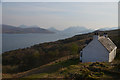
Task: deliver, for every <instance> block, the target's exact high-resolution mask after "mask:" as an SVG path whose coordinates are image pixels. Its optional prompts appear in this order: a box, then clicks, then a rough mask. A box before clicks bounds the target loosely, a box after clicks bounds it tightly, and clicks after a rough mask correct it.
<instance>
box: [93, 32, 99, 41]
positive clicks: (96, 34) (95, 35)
mask: <svg viewBox="0 0 120 80" xmlns="http://www.w3.org/2000/svg"><path fill="white" fill-rule="evenodd" d="M98 39H99V34H98V32H95V33H94V36H93V40H98Z"/></svg>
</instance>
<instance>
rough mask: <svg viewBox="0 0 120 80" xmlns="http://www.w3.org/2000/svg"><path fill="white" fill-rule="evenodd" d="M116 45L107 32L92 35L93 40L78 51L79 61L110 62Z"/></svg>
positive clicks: (113, 56) (114, 53)
mask: <svg viewBox="0 0 120 80" xmlns="http://www.w3.org/2000/svg"><path fill="white" fill-rule="evenodd" d="M116 49H117V46H116V45H115V44H114V43H113V42H112V41H111V40H110V38H109V37H108V35H107V34H104V35H103V36H99V35H98V33H97V34H95V35H94V36H93V40H92V41H91V42H90V43H89V44H88V45H87V46H86V47H85V48H83V50H82V51H80V61H81V62H97V61H98V62H111V61H112V60H113V59H114V58H115V56H116Z"/></svg>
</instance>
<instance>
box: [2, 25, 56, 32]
mask: <svg viewBox="0 0 120 80" xmlns="http://www.w3.org/2000/svg"><path fill="white" fill-rule="evenodd" d="M2 33H12V34H17V33H18V34H21V33H54V32H52V31H49V30H47V29H43V28H39V27H29V28H25V27H24V28H23V26H22V27H15V26H11V25H4V24H3V25H2Z"/></svg>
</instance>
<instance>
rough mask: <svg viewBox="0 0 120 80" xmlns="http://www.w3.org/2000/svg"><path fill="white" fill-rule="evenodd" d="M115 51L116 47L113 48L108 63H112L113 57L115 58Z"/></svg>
mask: <svg viewBox="0 0 120 80" xmlns="http://www.w3.org/2000/svg"><path fill="white" fill-rule="evenodd" d="M116 49H117V47H115V48H114V49H113V50H112V51H111V53H110V54H109V62H112V61H113V59H114V58H115V56H116Z"/></svg>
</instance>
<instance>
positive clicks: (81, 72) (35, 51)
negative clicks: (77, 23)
mask: <svg viewBox="0 0 120 80" xmlns="http://www.w3.org/2000/svg"><path fill="white" fill-rule="evenodd" d="M119 31H120V30H113V31H107V33H108V35H109V37H110V38H111V39H112V40H113V42H114V43H115V44H116V45H117V47H118V49H117V56H116V59H115V60H114V61H113V62H112V63H98V62H97V63H86V64H84V63H80V62H79V58H74V59H73V58H71V59H69V58H68V59H67V58H66V59H65V60H63V61H60V62H57V63H52V64H49V63H50V62H54V61H55V60H57V59H60V58H63V57H65V56H70V55H72V56H74V55H79V51H80V50H81V49H82V48H83V47H84V46H85V43H86V42H89V41H90V40H91V39H92V36H93V34H94V33H88V34H82V35H76V36H74V37H71V38H68V39H64V40H59V41H56V42H49V43H43V44H38V45H34V46H31V47H28V48H24V49H18V50H14V51H9V52H5V53H3V74H4V75H5V76H6V75H7V76H8V75H9V77H11V76H18V77H19V74H20V75H23V77H27V78H32V77H33V78H37V77H39V78H41V77H45V78H47V77H48V78H49V77H58V78H59V77H62V78H65V77H66V78H68V77H70V78H73V77H75V78H76V79H77V78H79V77H81V78H83V77H84V78H97V77H108V76H109V77H111V76H113V75H114V74H116V76H115V77H117V76H118V75H119V72H118V71H120V48H119V47H120V37H118V32H119ZM103 33H104V32H100V34H103ZM46 64H49V67H48V65H47V66H46V67H45V66H44V65H46ZM39 66H43V67H42V68H41V67H39ZM50 66H52V67H53V66H54V68H53V69H51V68H50ZM43 68H44V69H45V70H46V69H47V71H46V72H39V71H38V72H35V71H36V70H40V71H41V70H43ZM49 68H50V69H49ZM34 69H36V70H35V71H34ZM30 70H33V71H32V72H33V73H32V74H30V73H31V72H29V71H30ZM48 70H50V71H48ZM94 70H95V71H94ZM24 71H26V72H24ZM27 71H28V72H27ZM22 72H23V73H22ZM16 73H18V75H17V74H16ZM24 73H26V74H29V75H27V76H24ZM108 73H111V74H110V75H108ZM26 74H25V75H26ZM56 74H57V75H56Z"/></svg>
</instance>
